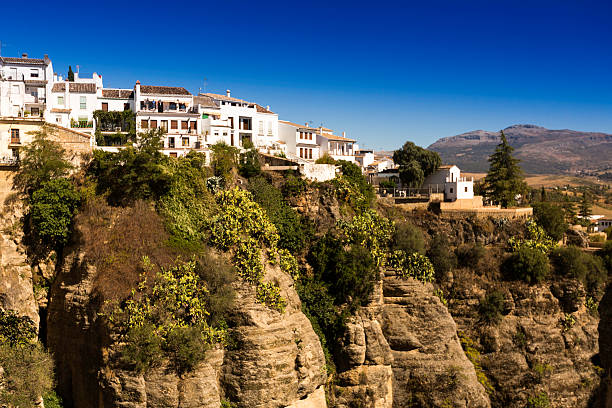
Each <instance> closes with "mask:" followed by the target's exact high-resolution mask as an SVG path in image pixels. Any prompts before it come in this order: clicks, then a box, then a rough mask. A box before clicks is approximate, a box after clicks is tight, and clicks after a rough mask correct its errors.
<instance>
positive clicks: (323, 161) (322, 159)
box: [315, 153, 337, 164]
mask: <svg viewBox="0 0 612 408" xmlns="http://www.w3.org/2000/svg"><path fill="white" fill-rule="evenodd" d="M315 163H316V164H336V163H337V162H336V160H335V159H334V158H333V157H331V156H330V155H329V153H324V154H323V156H321V157H319V158H318V159H317V160H315Z"/></svg>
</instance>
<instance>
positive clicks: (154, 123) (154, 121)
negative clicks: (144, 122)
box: [151, 120, 157, 129]
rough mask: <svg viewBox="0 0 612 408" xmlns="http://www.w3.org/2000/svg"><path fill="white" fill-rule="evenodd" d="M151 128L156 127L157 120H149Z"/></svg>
mask: <svg viewBox="0 0 612 408" xmlns="http://www.w3.org/2000/svg"><path fill="white" fill-rule="evenodd" d="M151 129H157V121H156V120H152V121H151Z"/></svg>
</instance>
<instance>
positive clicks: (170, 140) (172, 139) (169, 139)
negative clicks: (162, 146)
mask: <svg viewBox="0 0 612 408" xmlns="http://www.w3.org/2000/svg"><path fill="white" fill-rule="evenodd" d="M168 147H169V148H171V149H174V138H173V137H169V138H168Z"/></svg>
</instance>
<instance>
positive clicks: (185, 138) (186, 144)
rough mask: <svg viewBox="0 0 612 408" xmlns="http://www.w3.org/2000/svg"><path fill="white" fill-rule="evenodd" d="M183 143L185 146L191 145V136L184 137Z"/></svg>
mask: <svg viewBox="0 0 612 408" xmlns="http://www.w3.org/2000/svg"><path fill="white" fill-rule="evenodd" d="M182 145H183V147H189V138H188V137H184V138H183V140H182Z"/></svg>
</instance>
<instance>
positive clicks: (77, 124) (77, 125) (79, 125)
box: [70, 120, 93, 129]
mask: <svg viewBox="0 0 612 408" xmlns="http://www.w3.org/2000/svg"><path fill="white" fill-rule="evenodd" d="M70 127H71V128H74V129H91V128H93V121H91V120H90V121H87V122H85V121H84V120H79V121H75V120H72V121H71V122H70Z"/></svg>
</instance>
